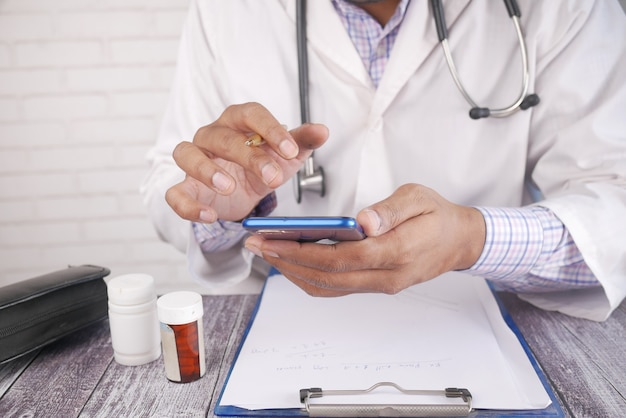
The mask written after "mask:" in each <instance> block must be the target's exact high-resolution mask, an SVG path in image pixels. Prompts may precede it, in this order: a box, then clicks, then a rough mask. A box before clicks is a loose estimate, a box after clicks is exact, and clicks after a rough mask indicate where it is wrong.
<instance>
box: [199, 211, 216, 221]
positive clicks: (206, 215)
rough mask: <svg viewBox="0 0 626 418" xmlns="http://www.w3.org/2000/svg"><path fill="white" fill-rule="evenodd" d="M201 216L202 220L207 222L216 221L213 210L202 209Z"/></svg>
mask: <svg viewBox="0 0 626 418" xmlns="http://www.w3.org/2000/svg"><path fill="white" fill-rule="evenodd" d="M199 217H200V220H201V221H202V222H206V223H213V222H215V218H214V217H213V215H212V214H211V212H209V211H208V210H201V211H200V215H199Z"/></svg>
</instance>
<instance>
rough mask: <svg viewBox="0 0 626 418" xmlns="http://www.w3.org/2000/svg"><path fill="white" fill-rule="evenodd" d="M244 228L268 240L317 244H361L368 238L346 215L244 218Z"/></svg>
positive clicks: (353, 220)
mask: <svg viewBox="0 0 626 418" xmlns="http://www.w3.org/2000/svg"><path fill="white" fill-rule="evenodd" d="M242 225H243V227H244V228H245V229H246V230H248V231H250V232H253V233H255V234H259V235H261V236H262V237H263V238H265V239H283V240H291V241H300V242H315V241H320V240H323V239H329V240H332V241H358V240H361V239H363V238H365V233H364V232H363V229H362V228H361V226H360V225H359V224H358V223H357V221H356V219H354V218H350V217H346V216H307V217H274V216H270V217H252V218H246V219H244V220H243V222H242Z"/></svg>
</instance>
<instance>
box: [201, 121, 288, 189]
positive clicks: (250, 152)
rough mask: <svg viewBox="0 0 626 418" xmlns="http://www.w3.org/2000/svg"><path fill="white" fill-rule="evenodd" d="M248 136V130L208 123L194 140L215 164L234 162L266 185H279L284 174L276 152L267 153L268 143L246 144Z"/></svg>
mask: <svg viewBox="0 0 626 418" xmlns="http://www.w3.org/2000/svg"><path fill="white" fill-rule="evenodd" d="M248 138H249V136H248V135H247V134H245V133H243V132H240V131H236V130H233V129H231V128H229V127H226V126H223V125H208V126H205V127H203V128H200V129H199V130H198V132H196V135H195V136H194V139H193V142H194V145H196V146H197V147H198V149H199V150H200V151H201V152H203V153H204V154H205V156H204V159H205V162H206V160H207V156H208V157H210V159H211V160H213V162H214V164H213V165H215V162H218V163H219V164H221V165H222V166H225V165H227V164H228V163H229V162H230V163H234V164H236V165H238V166H240V167H241V168H243V169H244V170H245V171H247V172H248V173H252V174H253V175H254V176H255V177H256V178H257V179H259V181H261V182H262V183H263V184H264V185H266V186H268V187H271V188H276V187H278V186H280V185H281V184H282V183H283V178H284V175H283V173H282V168H281V166H280V164H279V161H277V158H275V157H274V155H275V154H271V153H268V152H267V148H265V147H266V146H265V145H264V146H263V147H254V146H247V145H246V140H247V139H248ZM280 158H282V157H280ZM207 163H208V162H207ZM214 169H215V168H214Z"/></svg>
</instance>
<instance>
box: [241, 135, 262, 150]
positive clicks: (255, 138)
mask: <svg viewBox="0 0 626 418" xmlns="http://www.w3.org/2000/svg"><path fill="white" fill-rule="evenodd" d="M244 144H246V146H248V147H258V146H259V145H263V144H265V140H264V139H263V138H262V137H261V135H259V134H254V135H252V136H251V137H249V138H248V139H247V140H246V142H244Z"/></svg>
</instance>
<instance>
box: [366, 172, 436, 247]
mask: <svg viewBox="0 0 626 418" xmlns="http://www.w3.org/2000/svg"><path fill="white" fill-rule="evenodd" d="M430 194H431V193H430V189H428V188H427V187H424V186H421V185H418V184H405V185H403V186H400V187H399V188H398V189H397V190H396V191H395V192H393V194H392V195H391V196H389V197H388V198H386V199H384V200H381V201H380V202H378V203H375V204H373V205H371V206H369V207H367V208H365V209H363V210H361V211H360V212H359V213H358V214H357V217H356V219H357V222H359V224H361V226H362V227H363V231H364V232H365V234H366V235H367V236H368V237H376V236H379V235H383V234H385V233H386V232H388V231H390V230H392V229H394V228H396V227H397V226H398V225H400V224H402V223H404V222H406V221H407V220H409V219H411V218H413V217H415V216H419V215H422V214H424V213H427V212H431V211H432V207H431V205H429V202H432V200H431V199H432V197H431V196H430Z"/></svg>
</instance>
